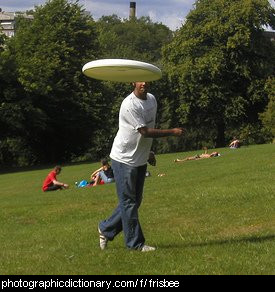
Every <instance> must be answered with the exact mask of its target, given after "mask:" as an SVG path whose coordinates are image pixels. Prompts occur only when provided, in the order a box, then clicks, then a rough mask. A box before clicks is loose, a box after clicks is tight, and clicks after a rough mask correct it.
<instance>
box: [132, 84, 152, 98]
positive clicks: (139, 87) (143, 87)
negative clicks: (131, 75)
mask: <svg viewBox="0 0 275 292" xmlns="http://www.w3.org/2000/svg"><path fill="white" fill-rule="evenodd" d="M134 84H135V90H136V91H137V93H139V94H140V95H144V94H147V92H148V88H149V83H148V82H135V83H134Z"/></svg>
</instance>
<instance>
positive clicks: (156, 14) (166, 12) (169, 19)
mask: <svg viewBox="0 0 275 292" xmlns="http://www.w3.org/2000/svg"><path fill="white" fill-rule="evenodd" d="M269 1H270V3H271V5H272V6H273V7H275V1H274V0H269ZM46 2H47V0H0V8H2V11H6V12H15V11H26V10H30V9H33V8H34V6H37V5H44V4H45V3H46ZM73 2H75V1H73ZM130 2H131V1H129V0H97V1H96V0H79V4H80V5H82V6H83V7H84V8H85V9H86V10H87V11H89V12H90V13H91V15H92V16H93V18H94V19H95V20H97V19H99V18H100V17H101V16H103V15H105V16H106V15H112V14H116V15H117V16H118V17H120V18H128V17H129V11H130ZM132 2H136V16H137V17H138V18H140V17H141V16H149V17H150V18H151V20H152V21H153V22H159V23H163V24H165V25H166V26H168V27H169V28H170V29H171V30H176V29H177V28H180V27H181V25H182V24H183V23H184V21H185V17H186V16H187V14H188V13H189V12H190V10H191V9H193V4H194V3H195V0H136V1H132Z"/></svg>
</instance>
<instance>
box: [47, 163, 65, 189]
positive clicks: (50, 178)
mask: <svg viewBox="0 0 275 292" xmlns="http://www.w3.org/2000/svg"><path fill="white" fill-rule="evenodd" d="M60 172H61V166H59V165H57V166H55V168H54V169H53V170H52V171H51V172H50V173H49V174H48V175H47V177H46V178H45V180H44V182H43V186H42V190H43V192H49V191H56V190H63V189H67V188H68V187H69V185H68V184H65V183H62V182H60V181H58V180H57V179H56V176H57V175H59V174H60Z"/></svg>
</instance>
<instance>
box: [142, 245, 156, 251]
mask: <svg viewBox="0 0 275 292" xmlns="http://www.w3.org/2000/svg"><path fill="white" fill-rule="evenodd" d="M154 250H156V248H155V247H153V246H149V245H145V244H144V245H143V247H142V248H141V251H142V252H146V251H154Z"/></svg>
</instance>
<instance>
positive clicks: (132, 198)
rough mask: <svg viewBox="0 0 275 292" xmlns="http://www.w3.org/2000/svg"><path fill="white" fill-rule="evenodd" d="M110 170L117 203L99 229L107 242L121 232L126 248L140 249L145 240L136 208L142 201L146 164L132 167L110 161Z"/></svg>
mask: <svg viewBox="0 0 275 292" xmlns="http://www.w3.org/2000/svg"><path fill="white" fill-rule="evenodd" d="M112 168H113V171H114V176H115V182H116V188H117V194H118V200H119V203H118V206H117V208H116V209H115V210H114V211H113V213H112V215H111V216H110V217H109V218H108V219H106V220H104V221H101V222H100V223H99V228H100V230H101V232H102V233H103V234H104V236H105V237H106V238H108V240H113V239H114V237H115V236H116V235H117V234H119V233H120V232H121V231H122V230H123V231H124V239H125V244H126V246H127V247H128V248H130V249H140V248H141V247H142V246H143V245H144V242H145V238H144V236H143V233H142V230H141V226H140V223H139V219H138V208H139V206H140V204H141V201H142V193H143V186H144V180H145V173H146V169H147V164H146V165H143V166H139V167H132V166H129V165H126V164H124V163H120V162H117V161H115V160H112Z"/></svg>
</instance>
